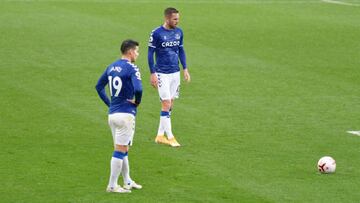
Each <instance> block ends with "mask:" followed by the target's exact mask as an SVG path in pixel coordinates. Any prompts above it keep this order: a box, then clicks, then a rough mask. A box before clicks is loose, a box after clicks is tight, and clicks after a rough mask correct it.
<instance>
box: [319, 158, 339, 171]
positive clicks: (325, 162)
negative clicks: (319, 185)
mask: <svg viewBox="0 0 360 203" xmlns="http://www.w3.org/2000/svg"><path fill="white" fill-rule="evenodd" d="M317 167H318V169H319V171H320V173H334V172H335V169H336V162H335V159H333V158H332V157H330V156H324V157H322V158H321V159H320V160H319V162H318V164H317Z"/></svg>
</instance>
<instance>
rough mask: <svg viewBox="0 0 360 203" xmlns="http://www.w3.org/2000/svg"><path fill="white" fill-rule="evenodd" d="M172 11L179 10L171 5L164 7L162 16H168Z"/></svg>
mask: <svg viewBox="0 0 360 203" xmlns="http://www.w3.org/2000/svg"><path fill="white" fill-rule="evenodd" d="M173 13H179V11H178V10H176V8H173V7H169V8H166V9H165V10H164V16H169V15H171V14H173Z"/></svg>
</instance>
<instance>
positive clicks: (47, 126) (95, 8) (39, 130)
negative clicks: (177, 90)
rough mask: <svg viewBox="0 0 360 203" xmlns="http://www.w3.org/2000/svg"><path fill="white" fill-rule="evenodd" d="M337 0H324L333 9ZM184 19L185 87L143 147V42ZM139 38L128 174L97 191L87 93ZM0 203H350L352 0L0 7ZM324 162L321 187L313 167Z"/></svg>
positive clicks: (101, 154) (92, 104)
mask: <svg viewBox="0 0 360 203" xmlns="http://www.w3.org/2000/svg"><path fill="white" fill-rule="evenodd" d="M334 2H335V3H334ZM168 6H173V7H176V8H178V9H179V10H180V12H181V22H180V27H181V28H182V29H183V31H184V43H185V50H186V53H187V59H188V64H189V70H190V73H191V76H192V82H191V83H190V84H185V83H184V82H182V90H181V98H180V99H179V100H177V101H176V104H175V108H174V112H173V117H172V121H173V130H174V133H175V135H176V136H177V139H178V141H179V142H180V143H181V144H182V145H183V146H182V147H181V148H178V149H173V148H170V147H166V146H160V145H156V144H155V143H154V142H153V140H154V136H155V134H156V131H157V126H158V120H159V111H160V104H159V100H158V95H157V92H156V91H155V90H154V89H153V88H151V86H150V82H149V70H148V66H147V41H148V37H149V34H150V32H151V30H152V29H153V28H155V27H156V26H159V25H161V24H162V22H163V18H162V12H163V9H164V8H165V7H168ZM126 38H133V39H136V40H139V41H140V44H141V50H140V51H141V53H140V57H139V59H138V61H137V65H138V66H139V67H140V69H141V71H142V78H143V86H144V97H143V103H142V104H141V107H140V108H139V113H138V116H137V126H136V135H135V140H134V146H133V147H132V148H131V151H130V153H129V159H130V164H131V175H132V177H133V179H134V180H136V181H137V182H139V183H141V184H142V185H143V189H142V190H140V191H133V192H132V193H131V194H126V195H121V194H120V195H119V194H108V193H106V192H105V188H106V185H107V182H108V176H109V165H110V164H109V160H110V157H111V154H112V139H111V135H110V130H109V127H108V125H107V108H106V107H105V105H104V104H103V103H102V101H101V100H100V99H99V98H98V96H97V94H96V91H95V88H94V87H95V84H96V82H97V79H98V77H99V76H100V75H101V73H102V72H103V70H104V69H105V68H106V66H107V65H108V64H109V63H111V62H113V61H114V60H115V59H116V58H117V57H118V55H119V45H120V42H121V41H122V40H124V39H126ZM0 97H1V99H0V136H1V138H0V139H1V142H0V161H1V164H0V184H1V186H0V202H329V201H330V202H359V201H360V193H359V192H358V189H359V188H360V179H359V177H360V170H359V169H360V158H359V153H360V147H359V145H360V137H358V136H356V135H350V134H348V133H346V131H348V130H360V1H340V0H339V1H327V2H325V1H321V0H309V1H305V0H302V1H290V0H284V1H282V0H269V1H266V0H263V1H262V0H244V1H240V0H239V1H235V0H231V1H230V0H229V1H227V0H225V1H215V0H214V1H200V0H199V1H156V2H153V1H147V0H146V1H145V0H143V1H115V0H114V1H112V0H110V1H100V0H94V1H81V0H77V1H61V0H58V1H31V0H29V1H7V0H5V1H4V0H1V1H0ZM325 155H330V156H332V157H334V158H335V159H336V161H337V171H336V173H335V174H331V175H321V174H319V173H318V172H317V169H316V163H317V161H318V159H319V158H320V157H322V156H325Z"/></svg>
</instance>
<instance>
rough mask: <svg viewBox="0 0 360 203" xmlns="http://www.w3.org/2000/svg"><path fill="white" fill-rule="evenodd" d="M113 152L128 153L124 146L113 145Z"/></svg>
mask: <svg viewBox="0 0 360 203" xmlns="http://www.w3.org/2000/svg"><path fill="white" fill-rule="evenodd" d="M115 151H120V152H124V153H125V152H127V151H128V146H126V145H118V144H117V145H115Z"/></svg>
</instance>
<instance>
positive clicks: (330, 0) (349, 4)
mask: <svg viewBox="0 0 360 203" xmlns="http://www.w3.org/2000/svg"><path fill="white" fill-rule="evenodd" d="M322 1H323V2H325V3H329V4H339V5H344V6H360V4H352V3H347V2H343V1H335V0H322Z"/></svg>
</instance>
